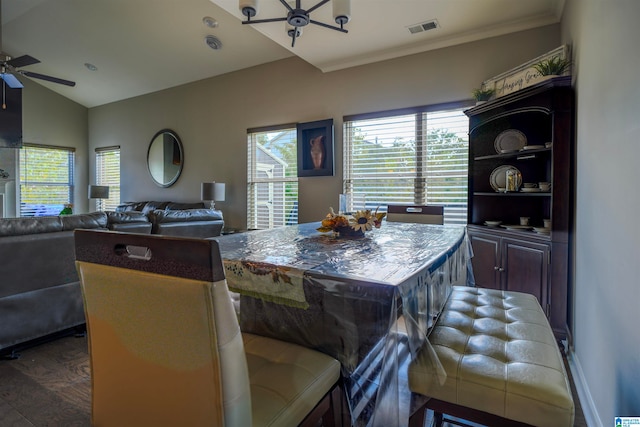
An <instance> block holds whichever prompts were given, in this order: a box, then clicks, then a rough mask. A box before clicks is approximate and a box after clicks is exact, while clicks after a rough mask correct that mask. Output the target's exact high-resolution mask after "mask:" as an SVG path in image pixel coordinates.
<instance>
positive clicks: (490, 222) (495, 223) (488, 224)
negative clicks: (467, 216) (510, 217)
mask: <svg viewBox="0 0 640 427" xmlns="http://www.w3.org/2000/svg"><path fill="white" fill-rule="evenodd" d="M500 224H502V221H485V222H484V225H486V226H489V227H497V226H499V225H500Z"/></svg>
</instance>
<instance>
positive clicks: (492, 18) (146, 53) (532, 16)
mask: <svg viewBox="0 0 640 427" xmlns="http://www.w3.org/2000/svg"><path fill="white" fill-rule="evenodd" d="M300 1H301V7H302V8H304V9H309V8H311V7H312V6H314V5H315V4H316V3H317V2H318V0H300ZM259 5H260V9H259V14H258V16H256V17H255V18H254V19H265V18H276V17H284V16H285V14H286V9H285V8H284V6H283V5H282V3H281V2H280V1H279V0H260V2H259ZM563 6H564V0H351V21H350V22H349V23H348V24H346V26H345V29H347V30H348V31H349V32H348V34H343V33H340V32H337V31H334V30H331V29H327V28H323V27H321V26H317V25H308V26H307V27H305V28H304V31H303V34H302V36H301V37H300V38H298V39H297V40H296V44H295V47H293V48H292V47H291V38H289V37H288V36H287V35H286V33H285V24H284V22H273V23H263V24H253V25H243V24H242V23H241V20H242V19H244V17H243V16H242V14H241V13H240V11H239V9H238V0H2V52H4V53H6V54H8V55H10V56H12V57H18V56H21V55H25V54H28V55H31V56H33V57H35V58H37V59H39V60H40V61H41V63H39V64H34V65H29V66H28V67H24V70H26V71H31V72H36V73H42V74H47V75H51V76H54V77H59V78H63V79H67V80H72V81H75V82H76V83H77V84H76V86H75V87H67V86H63V85H59V84H55V83H50V82H46V81H42V80H34V81H36V82H37V83H38V84H42V85H43V86H46V87H47V88H49V89H51V90H53V91H55V92H57V93H59V94H61V95H63V96H65V97H67V98H69V99H71V100H73V101H75V102H78V103H79V104H82V105H84V106H86V107H89V108H90V107H95V106H99V105H103V104H107V103H111V102H115V101H119V100H122V99H127V98H131V97H134V96H138V95H143V94H147V93H151V92H155V91H158V90H162V89H166V88H170V87H174V86H179V85H182V84H186V83H189V82H193V81H197V80H202V79H206V78H209V77H213V76H217V75H221V74H225V73H229V72H233V71H236V70H240V69H243V68H248V67H252V66H256V65H259V64H263V63H267V62H271V61H276V60H279V59H283V58H287V57H290V56H294V55H297V56H298V57H300V58H301V59H303V60H304V61H306V62H308V63H310V64H312V65H313V66H315V67H317V68H318V69H320V70H321V71H323V72H331V71H335V70H339V69H343V68H348V67H353V66H358V65H364V64H368V63H372V62H376V61H382V60H386V59H391V58H396V57H400V56H404V55H410V54H414V53H419V52H424V51H428V50H432V49H438V48H443V47H447V46H452V45H456V44H460V43H466V42H470V41H474V40H479V39H483V38H487V37H494V36H499V35H504V34H508V33H511V32H515V31H521V30H526V29H531V28H536V27H540V26H544V25H549V24H554V23H557V22H559V21H560V17H561V13H562V8H563ZM205 17H211V18H213V19H214V20H215V21H216V23H217V26H215V27H209V26H207V25H206V24H205V22H204V21H203V18H205ZM311 19H313V20H316V21H320V22H323V23H326V24H331V25H335V23H334V21H333V18H332V6H331V2H329V3H327V4H325V5H323V6H320V7H319V8H317V9H316V10H314V11H313V12H312V13H311ZM434 20H435V21H436V22H437V28H435V29H433V30H429V31H422V32H418V33H415V34H412V33H411V32H410V31H409V29H408V28H409V27H412V26H415V25H416V24H420V23H423V22H427V21H434ZM207 35H213V36H215V37H217V38H218V39H219V41H220V42H221V44H222V47H221V48H220V49H218V50H213V49H211V48H210V47H209V46H208V45H207V43H205V37H206V36H207ZM86 63H89V64H93V65H94V66H95V67H97V70H95V71H90V70H89V69H88V68H87V67H86V66H85V64H86ZM18 78H19V79H20V80H25V79H27V77H24V76H18Z"/></svg>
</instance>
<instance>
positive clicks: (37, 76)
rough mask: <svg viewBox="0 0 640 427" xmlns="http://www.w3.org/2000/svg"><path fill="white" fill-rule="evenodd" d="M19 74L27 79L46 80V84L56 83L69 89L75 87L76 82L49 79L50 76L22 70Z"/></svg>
mask: <svg viewBox="0 0 640 427" xmlns="http://www.w3.org/2000/svg"><path fill="white" fill-rule="evenodd" d="M19 73H20V74H22V75H24V76H27V77H31V78H34V79H40V80H46V81H48V82H52V83H58V84H61V85H66V86H71V87H73V86H75V85H76V82H72V81H70V80H64V79H59V78H57V77H51V76H47V75H44V74H40V73H34V72H32V71H22V70H20V71H19Z"/></svg>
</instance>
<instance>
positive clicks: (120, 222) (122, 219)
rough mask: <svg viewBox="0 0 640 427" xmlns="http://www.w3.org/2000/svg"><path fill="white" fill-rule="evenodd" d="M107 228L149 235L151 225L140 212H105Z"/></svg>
mask: <svg viewBox="0 0 640 427" xmlns="http://www.w3.org/2000/svg"><path fill="white" fill-rule="evenodd" d="M107 226H108V227H109V230H113V231H123V232H127V233H143V234H149V233H151V223H150V222H149V218H148V217H147V215H145V214H143V213H142V212H137V211H128V212H107Z"/></svg>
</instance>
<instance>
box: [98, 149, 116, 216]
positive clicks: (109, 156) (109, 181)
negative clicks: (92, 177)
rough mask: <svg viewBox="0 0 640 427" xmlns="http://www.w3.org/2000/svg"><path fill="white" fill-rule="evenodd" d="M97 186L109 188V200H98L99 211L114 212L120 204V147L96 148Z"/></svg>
mask: <svg viewBox="0 0 640 427" xmlns="http://www.w3.org/2000/svg"><path fill="white" fill-rule="evenodd" d="M96 184H97V185H106V186H108V187H109V198H108V199H97V200H96V208H97V209H98V210H99V211H113V210H115V208H116V207H117V206H118V205H119V204H120V146H114V147H104V148H96Z"/></svg>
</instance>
